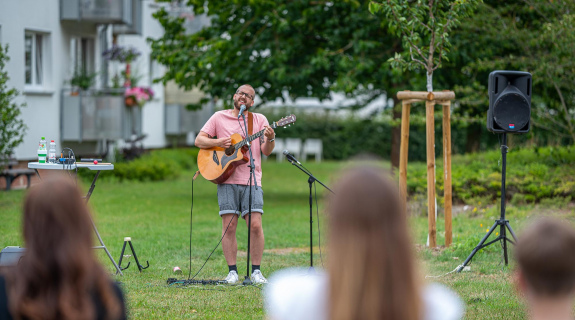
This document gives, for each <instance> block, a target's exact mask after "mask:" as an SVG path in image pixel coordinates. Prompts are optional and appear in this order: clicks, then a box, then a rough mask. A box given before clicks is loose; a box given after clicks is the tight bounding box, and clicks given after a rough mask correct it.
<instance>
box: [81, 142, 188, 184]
mask: <svg viewBox="0 0 575 320" xmlns="http://www.w3.org/2000/svg"><path fill="white" fill-rule="evenodd" d="M198 151H199V149H197V148H186V149H161V150H152V151H151V152H149V153H148V154H146V155H144V156H142V157H140V158H138V159H135V160H132V161H120V162H117V163H115V164H114V170H113V171H109V172H106V173H105V174H103V175H101V177H102V178H103V179H118V180H119V181H123V180H139V181H159V180H166V179H173V178H176V177H178V176H179V174H180V173H181V171H183V170H191V169H193V168H194V167H195V164H196V159H197V156H198ZM78 174H79V175H80V176H82V177H83V178H85V179H90V180H91V179H92V178H93V177H94V175H93V173H91V172H89V170H79V171H78Z"/></svg>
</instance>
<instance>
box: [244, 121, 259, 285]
mask: <svg viewBox="0 0 575 320" xmlns="http://www.w3.org/2000/svg"><path fill="white" fill-rule="evenodd" d="M242 119H243V120H244V132H245V134H246V142H247V146H248V151H249V154H250V164H249V165H248V167H249V168H250V180H249V189H250V191H249V192H250V193H249V200H248V259H247V264H246V277H245V278H244V282H242V284H243V285H244V286H249V285H252V280H251V279H250V246H251V234H252V233H251V229H252V188H253V187H252V181H253V182H254V186H255V188H256V189H257V187H258V180H257V179H256V178H255V175H256V174H255V172H254V169H255V167H256V166H255V164H254V157H253V155H252V144H251V143H250V141H249V138H250V136H249V132H248V125H247V122H246V116H245V115H244V113H243V112H242ZM252 178H253V180H252ZM240 210H241V208H240ZM241 215H242V213H241V211H240V216H241Z"/></svg>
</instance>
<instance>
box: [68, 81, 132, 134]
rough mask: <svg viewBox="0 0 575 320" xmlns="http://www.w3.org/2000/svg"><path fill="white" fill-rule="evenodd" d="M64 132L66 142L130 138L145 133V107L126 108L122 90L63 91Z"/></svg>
mask: <svg viewBox="0 0 575 320" xmlns="http://www.w3.org/2000/svg"><path fill="white" fill-rule="evenodd" d="M61 101H62V102H61V104H62V108H61V109H60V111H61V112H60V120H61V121H60V134H61V137H62V140H63V141H75V142H83V141H98V140H103V139H106V140H119V139H124V140H127V139H130V138H131V137H132V135H134V134H135V135H136V136H140V135H141V134H142V109H141V108H139V107H126V105H125V104H124V96H123V94H122V93H121V92H118V93H115V92H99V91H81V92H80V93H79V94H78V95H73V94H72V93H71V92H70V90H63V91H62V100H61Z"/></svg>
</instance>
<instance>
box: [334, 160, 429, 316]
mask: <svg viewBox="0 0 575 320" xmlns="http://www.w3.org/2000/svg"><path fill="white" fill-rule="evenodd" d="M383 170H384V169H382V168H375V167H369V166H367V167H356V168H353V169H350V170H347V171H346V172H345V173H344V174H343V176H342V178H341V180H340V181H339V182H338V183H337V184H336V186H335V190H334V191H335V194H336V196H332V197H331V199H330V201H329V204H328V215H329V226H330V228H329V244H328V247H329V253H330V255H329V269H328V270H329V271H328V272H329V277H330V279H329V284H330V293H329V318H330V319H335V320H337V319H346V320H348V319H367V320H371V319H398V320H418V319H420V318H421V317H420V316H421V314H422V313H421V312H422V311H421V305H422V301H421V292H420V286H419V281H418V279H417V272H416V265H415V259H414V257H413V253H412V243H411V240H410V237H409V231H408V229H407V221H406V220H407V218H406V213H405V210H404V208H403V207H402V204H401V201H400V198H399V193H398V191H397V189H396V187H395V185H394V184H393V183H392V182H391V181H390V180H389V179H388V178H387V177H385V176H384V174H383Z"/></svg>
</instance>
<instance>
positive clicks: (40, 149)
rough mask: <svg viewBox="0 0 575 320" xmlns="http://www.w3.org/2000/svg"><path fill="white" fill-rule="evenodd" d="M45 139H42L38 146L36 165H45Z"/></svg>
mask: <svg viewBox="0 0 575 320" xmlns="http://www.w3.org/2000/svg"><path fill="white" fill-rule="evenodd" d="M46 153H47V151H46V138H44V137H42V139H41V140H40V143H39V145H38V163H46Z"/></svg>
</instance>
